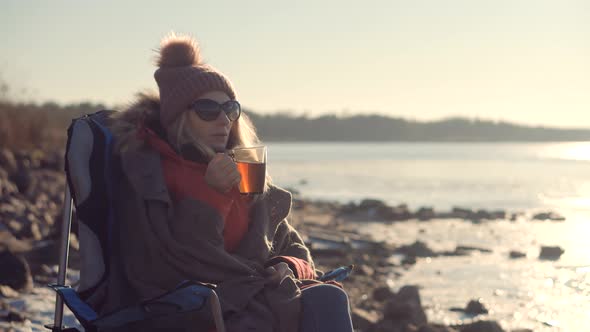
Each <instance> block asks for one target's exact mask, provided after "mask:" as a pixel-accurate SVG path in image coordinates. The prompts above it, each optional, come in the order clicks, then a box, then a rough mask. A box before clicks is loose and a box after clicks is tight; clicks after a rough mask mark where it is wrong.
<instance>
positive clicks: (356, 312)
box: [351, 308, 379, 331]
mask: <svg viewBox="0 0 590 332" xmlns="http://www.w3.org/2000/svg"><path fill="white" fill-rule="evenodd" d="M351 317H352V326H354V328H355V329H356V330H361V331H370V330H371V329H372V328H373V327H374V326H375V325H377V322H378V321H379V314H378V313H377V312H375V311H366V310H363V309H359V308H356V309H353V310H352V313H351Z"/></svg>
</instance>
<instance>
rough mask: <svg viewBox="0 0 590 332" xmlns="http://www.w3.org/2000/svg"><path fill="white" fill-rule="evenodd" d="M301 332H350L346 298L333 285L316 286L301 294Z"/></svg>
mask: <svg viewBox="0 0 590 332" xmlns="http://www.w3.org/2000/svg"><path fill="white" fill-rule="evenodd" d="M301 304H302V311H303V315H302V320H301V324H300V328H299V330H300V331H301V332H329V331H338V332H352V331H353V329H352V320H351V319H350V308H349V306H348V296H347V295H346V293H345V292H344V291H343V290H342V289H341V288H339V287H336V286H334V285H327V284H322V285H317V286H312V287H309V288H306V289H304V290H303V291H302V292H301Z"/></svg>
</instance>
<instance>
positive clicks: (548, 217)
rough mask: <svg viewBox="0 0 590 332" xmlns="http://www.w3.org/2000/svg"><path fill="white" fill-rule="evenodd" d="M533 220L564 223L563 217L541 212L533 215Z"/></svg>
mask: <svg viewBox="0 0 590 332" xmlns="http://www.w3.org/2000/svg"><path fill="white" fill-rule="evenodd" d="M533 220H551V221H564V220H565V217H564V216H562V215H560V214H558V213H555V212H541V213H537V214H535V215H534V216H533Z"/></svg>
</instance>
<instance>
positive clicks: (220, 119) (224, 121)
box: [216, 111, 231, 125]
mask: <svg viewBox="0 0 590 332" xmlns="http://www.w3.org/2000/svg"><path fill="white" fill-rule="evenodd" d="M216 121H217V122H218V123H222V124H223V125H228V124H230V123H231V120H230V119H229V118H228V117H227V114H225V112H223V111H222V112H219V115H218V116H217V119H216Z"/></svg>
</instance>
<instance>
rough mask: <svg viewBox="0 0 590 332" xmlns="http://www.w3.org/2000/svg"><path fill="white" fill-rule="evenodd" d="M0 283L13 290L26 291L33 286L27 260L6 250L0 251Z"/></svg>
mask: <svg viewBox="0 0 590 332" xmlns="http://www.w3.org/2000/svg"><path fill="white" fill-rule="evenodd" d="M0 266H2V269H0V285H7V286H10V287H12V288H13V289H15V290H18V291H21V290H25V291H28V290H30V289H31V288H32V287H33V278H32V277H31V270H30V268H29V264H27V261H26V260H25V259H24V258H22V257H19V256H16V255H15V254H13V253H12V252H10V251H8V250H6V251H4V252H3V253H0Z"/></svg>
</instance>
